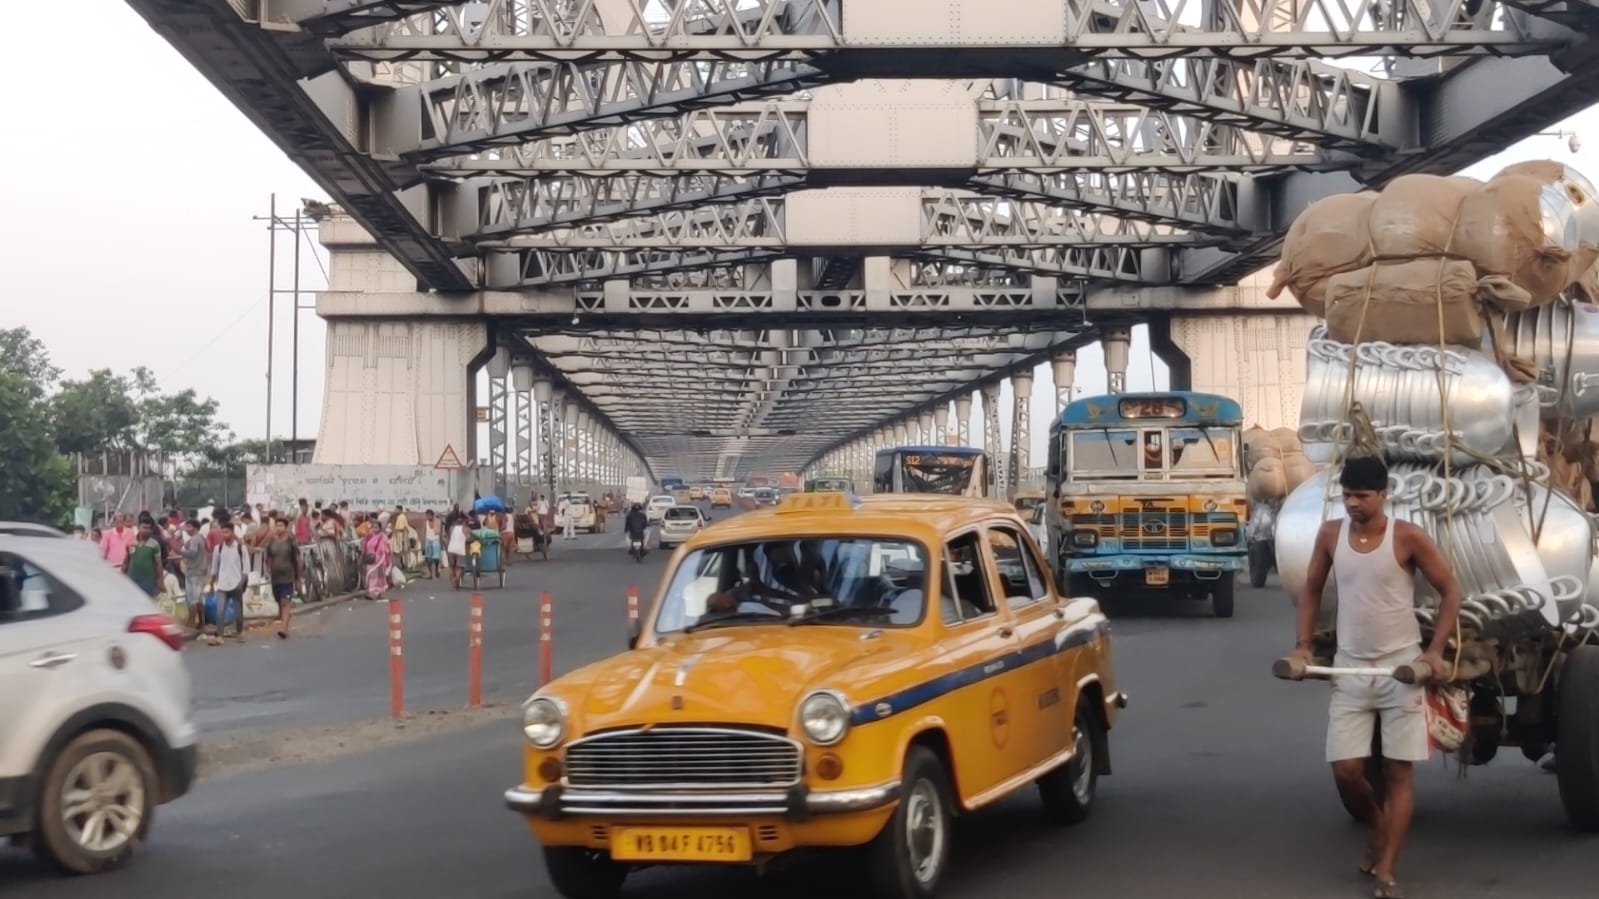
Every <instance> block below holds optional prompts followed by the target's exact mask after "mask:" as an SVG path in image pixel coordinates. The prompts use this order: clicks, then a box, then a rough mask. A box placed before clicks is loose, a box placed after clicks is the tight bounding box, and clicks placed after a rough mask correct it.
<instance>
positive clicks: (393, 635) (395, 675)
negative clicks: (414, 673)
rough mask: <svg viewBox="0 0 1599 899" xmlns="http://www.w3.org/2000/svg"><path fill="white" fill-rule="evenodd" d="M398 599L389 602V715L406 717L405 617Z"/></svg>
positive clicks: (402, 606)
mask: <svg viewBox="0 0 1599 899" xmlns="http://www.w3.org/2000/svg"><path fill="white" fill-rule="evenodd" d="M403 610H404V605H403V604H402V603H401V602H400V600H398V599H391V600H389V714H390V715H392V716H393V717H395V718H402V717H404V716H405V615H404V611H403Z"/></svg>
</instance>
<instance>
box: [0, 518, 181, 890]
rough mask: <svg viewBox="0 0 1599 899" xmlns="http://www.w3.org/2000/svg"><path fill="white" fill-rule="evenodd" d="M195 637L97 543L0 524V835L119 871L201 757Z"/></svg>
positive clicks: (53, 855) (75, 863)
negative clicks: (190, 645)
mask: <svg viewBox="0 0 1599 899" xmlns="http://www.w3.org/2000/svg"><path fill="white" fill-rule="evenodd" d="M183 639H184V637H183V629H182V628H180V627H179V626H178V624H177V622H175V621H173V620H172V619H171V618H169V617H168V616H166V615H165V614H162V612H161V610H160V609H159V608H157V607H156V605H155V603H154V602H152V601H151V600H150V598H149V597H147V596H145V595H144V593H143V592H142V591H140V589H139V588H138V587H136V586H134V583H133V582H132V581H130V580H128V578H127V577H125V576H124V575H123V574H122V573H121V572H118V571H117V570H115V569H113V568H111V567H110V566H108V565H106V564H105V562H104V561H102V560H101V559H100V557H99V553H98V552H96V551H95V547H94V546H93V545H92V544H88V543H85V542H83V541H81V540H71V539H68V538H66V537H65V536H64V535H62V534H60V533H59V532H58V533H56V534H55V535H54V536H47V535H44V534H41V533H39V532H38V531H37V530H35V529H31V528H29V527H25V526H20V525H6V524H0V836H9V837H10V838H11V840H12V842H13V843H19V844H21V845H25V846H29V847H31V848H32V849H33V850H34V852H35V853H36V854H37V855H38V856H39V857H40V858H41V859H43V860H45V861H47V862H50V863H52V864H54V865H56V866H58V867H60V868H62V869H64V870H66V871H69V872H72V873H78V874H92V873H98V872H101V871H107V870H110V869H112V868H116V867H118V866H120V865H121V864H123V863H124V862H126V861H127V860H128V858H129V857H130V856H132V854H133V852H134V850H135V849H136V848H138V846H139V845H140V844H141V843H143V842H144V840H145V839H146V838H147V837H148V836H149V833H150V825H151V822H152V821H153V820H154V818H155V807H156V806H157V805H161V804H162V803H166V802H170V801H172V800H173V799H176V798H178V797H179V796H182V795H183V794H184V793H186V792H188V790H189V787H190V786H191V785H192V784H193V782H194V773H195V768H196V762H197V755H198V753H197V749H196V741H195V729H194V724H193V722H192V721H191V720H190V717H189V712H190V696H189V672H188V669H187V668H186V667H185V666H184V663H183V654H182V649H183Z"/></svg>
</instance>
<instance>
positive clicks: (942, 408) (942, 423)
mask: <svg viewBox="0 0 1599 899" xmlns="http://www.w3.org/2000/svg"><path fill="white" fill-rule="evenodd" d="M933 436H934V438H936V439H934V441H933V442H934V443H936V444H938V445H939V446H943V445H945V444H947V443H949V403H939V404H938V405H937V406H935V407H934V408H933Z"/></svg>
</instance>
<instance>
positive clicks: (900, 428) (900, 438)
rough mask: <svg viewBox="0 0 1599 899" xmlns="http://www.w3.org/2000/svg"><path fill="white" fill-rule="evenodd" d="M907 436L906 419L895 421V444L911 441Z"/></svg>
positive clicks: (902, 444) (900, 444) (901, 444)
mask: <svg viewBox="0 0 1599 899" xmlns="http://www.w3.org/2000/svg"><path fill="white" fill-rule="evenodd" d="M906 437H907V429H906V427H905V420H904V419H900V420H899V421H896V422H894V445H895V446H904V445H905V444H907V443H909V442H910V441H909V440H907V439H906Z"/></svg>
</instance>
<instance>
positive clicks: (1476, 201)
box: [1454, 174, 1592, 304]
mask: <svg viewBox="0 0 1599 899" xmlns="http://www.w3.org/2000/svg"><path fill="white" fill-rule="evenodd" d="M1542 191H1543V184H1542V183H1541V182H1540V181H1538V179H1536V178H1533V177H1531V176H1528V175H1515V174H1511V175H1499V176H1497V177H1495V178H1494V179H1493V180H1492V181H1489V182H1488V183H1487V184H1486V185H1484V186H1483V188H1482V189H1481V190H1479V191H1477V192H1475V193H1473V194H1471V195H1470V196H1468V197H1466V199H1465V200H1464V202H1462V203H1461V205H1460V224H1459V226H1458V228H1457V230H1456V234H1455V242H1454V248H1455V251H1456V252H1457V253H1458V254H1459V255H1462V256H1464V257H1466V258H1467V259H1470V260H1471V261H1472V262H1473V263H1474V264H1475V265H1476V267H1477V271H1478V272H1480V273H1482V274H1484V275H1508V276H1509V277H1510V280H1511V281H1514V282H1515V283H1516V284H1517V285H1518V286H1520V287H1522V288H1523V289H1525V290H1526V291H1527V293H1529V294H1531V295H1532V302H1533V303H1534V304H1542V303H1547V302H1549V301H1550V300H1552V299H1554V298H1555V296H1556V295H1557V294H1559V293H1560V291H1562V290H1564V289H1565V287H1566V285H1568V284H1570V283H1572V282H1574V281H1576V280H1577V276H1578V275H1580V274H1582V273H1583V272H1584V271H1585V270H1586V269H1587V268H1588V267H1589V266H1583V267H1582V268H1578V269H1575V273H1574V269H1573V265H1574V263H1573V260H1572V255H1571V253H1569V252H1568V251H1566V250H1564V249H1562V248H1560V247H1557V246H1550V245H1549V244H1548V242H1547V241H1546V240H1545V238H1544V233H1543V213H1542V210H1541V208H1540V206H1539V202H1538V198H1539V194H1540V193H1541V192H1542ZM1591 264H1592V263H1590V264H1589V265H1590V266H1591Z"/></svg>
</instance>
